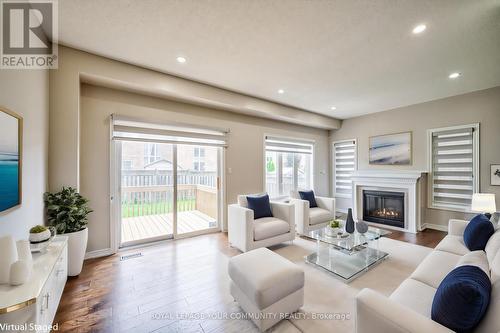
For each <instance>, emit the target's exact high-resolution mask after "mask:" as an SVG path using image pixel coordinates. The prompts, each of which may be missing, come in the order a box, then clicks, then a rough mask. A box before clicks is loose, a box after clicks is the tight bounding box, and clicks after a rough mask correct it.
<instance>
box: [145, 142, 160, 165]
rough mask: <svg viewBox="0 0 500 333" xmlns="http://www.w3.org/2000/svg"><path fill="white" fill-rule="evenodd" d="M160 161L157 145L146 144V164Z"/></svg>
mask: <svg viewBox="0 0 500 333" xmlns="http://www.w3.org/2000/svg"><path fill="white" fill-rule="evenodd" d="M159 159H160V153H159V151H158V144H157V143H146V147H145V154H144V164H150V163H153V162H156V161H158V160H159Z"/></svg>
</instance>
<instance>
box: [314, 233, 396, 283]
mask: <svg viewBox="0 0 500 333" xmlns="http://www.w3.org/2000/svg"><path fill="white" fill-rule="evenodd" d="M330 231H331V230H327V228H323V229H319V230H315V231H312V232H310V233H309V234H308V235H307V237H308V238H311V239H315V240H317V244H318V246H317V250H316V252H314V253H312V254H310V255H308V256H306V257H305V260H306V262H307V263H310V264H314V265H316V266H319V267H321V268H323V269H325V270H327V271H328V272H330V273H333V274H334V275H336V276H337V277H338V278H340V279H341V280H343V281H345V282H349V281H351V280H353V279H354V278H356V277H357V276H358V275H359V274H361V273H363V272H365V271H367V270H368V269H370V268H371V267H372V266H374V265H376V264H377V263H379V262H381V261H382V260H383V259H385V258H386V257H387V256H388V255H389V254H388V253H386V252H383V251H380V250H379V248H378V240H379V239H380V238H381V237H383V236H386V235H389V234H390V233H391V232H390V231H387V230H384V229H378V228H372V227H370V228H369V229H368V231H367V232H366V233H365V234H360V233H358V232H357V231H355V232H354V233H352V234H346V233H342V234H341V235H337V234H336V233H332V236H330ZM371 243H374V244H373V245H371Z"/></svg>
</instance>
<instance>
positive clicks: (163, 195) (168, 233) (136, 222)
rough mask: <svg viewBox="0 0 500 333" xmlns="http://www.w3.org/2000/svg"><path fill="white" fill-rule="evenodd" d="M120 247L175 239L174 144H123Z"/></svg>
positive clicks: (138, 142)
mask: <svg viewBox="0 0 500 333" xmlns="http://www.w3.org/2000/svg"><path fill="white" fill-rule="evenodd" d="M117 144H119V145H120V146H121V149H120V150H121V156H120V159H121V163H120V164H119V165H120V174H121V177H120V189H121V195H120V196H121V209H120V211H121V237H120V239H121V244H120V245H121V246H129V245H135V244H140V243H144V242H152V241H157V240H162V239H168V238H172V237H173V234H174V145H172V144H167V143H148V142H140V141H120V142H118V143H117Z"/></svg>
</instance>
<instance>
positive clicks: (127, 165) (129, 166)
mask: <svg viewBox="0 0 500 333" xmlns="http://www.w3.org/2000/svg"><path fill="white" fill-rule="evenodd" d="M132 165H133V162H132V161H130V160H123V161H122V170H131V169H132Z"/></svg>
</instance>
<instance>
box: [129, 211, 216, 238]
mask: <svg viewBox="0 0 500 333" xmlns="http://www.w3.org/2000/svg"><path fill="white" fill-rule="evenodd" d="M177 219H178V222H177V233H178V234H185V233H188V232H193V231H198V230H203V229H208V228H212V227H215V226H216V224H217V222H216V221H215V219H214V218H212V217H210V216H208V215H206V214H203V213H202V212H200V211H197V210H192V211H188V212H179V213H178V216H177ZM173 232H174V223H173V216H172V214H171V213H170V214H161V215H147V216H139V217H127V218H123V219H122V234H121V241H122V244H126V243H130V242H135V241H138V240H142V239H155V238H160V237H162V236H165V235H172V234H173Z"/></svg>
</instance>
